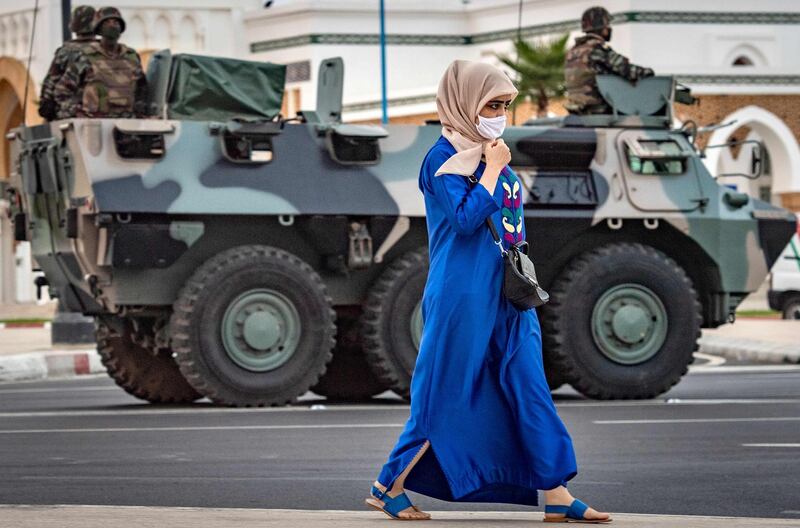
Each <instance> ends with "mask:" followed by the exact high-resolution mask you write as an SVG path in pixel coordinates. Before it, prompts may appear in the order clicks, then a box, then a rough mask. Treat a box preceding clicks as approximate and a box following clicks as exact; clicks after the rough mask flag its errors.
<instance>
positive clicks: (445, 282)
mask: <svg viewBox="0 0 800 528" xmlns="http://www.w3.org/2000/svg"><path fill="white" fill-rule="evenodd" d="M516 95H517V90H516V88H515V87H514V85H513V83H512V82H511V81H510V80H509V78H508V76H506V74H505V73H503V72H502V71H501V70H499V69H498V68H495V67H494V66H491V65H489V64H485V63H480V62H470V61H461V60H457V61H455V62H453V63H452V64H451V65H450V66H449V67H448V68H447V71H445V74H444V76H443V77H442V80H441V82H440V84H439V91H438V95H437V98H436V105H437V109H438V113H439V118H440V120H441V122H442V137H440V138H439V140H438V141H437V142H436V144H434V145H433V147H431V149H430V150H429V151H428V154H427V155H426V157H425V160H424V161H423V163H422V168H421V170H420V176H419V187H420V190H421V191H422V193H423V195H424V198H425V208H426V214H427V224H428V242H429V251H430V271H429V273H428V280H427V283H426V285H425V293H424V296H423V300H422V314H423V320H424V323H425V324H424V328H423V333H422V341H421V344H420V350H419V356H418V357H417V362H416V366H415V368H414V375H413V377H412V381H411V416H410V417H409V419H408V422H407V423H406V425H405V429H404V430H403V432H402V434H401V435H400V438H399V440H398V441H397V444H396V445H395V447H394V449H393V450H392V452H391V453H390V455H389V459H388V461H387V462H386V464H385V465H384V466H383V469H382V470H381V472H380V475H379V476H378V480H377V481H375V483H374V485H373V488H372V491H371V494H370V495H371V496H370V497H369V498H367V499H366V502H367V504H368V505H369V506H371V507H373V508H376V509H378V510H381V511H383V512H385V513H386V514H388V515H389V516H391V517H393V518H395V519H404V520H425V519H429V518H430V515H428V514H427V513H425V512H423V511H421V510H420V509H419V508H417V507H416V506H413V505H411V503H410V501H409V499H408V497H407V496H406V495H405V493H404V489H406V488H407V489H410V490H412V491H415V492H418V493H421V494H424V495H428V496H430V497H434V498H437V499H442V500H447V501H456V502H504V503H514V504H526V505H533V506H535V505H537V504H538V501H537V490H544V495H545V502H546V506H545V521H548V522H570V521H571V522H576V521H577V522H581V521H582V522H609V521H610V518H609V516H608V514H605V513H600V512H597V511H595V510H593V509H591V508H588V507H587V506H586V505H585V504H583V503H582V502H580V501H578V500H575V499H574V498H573V497H572V495H570V493H569V492H568V491H567V489H566V487H565V485H566V483H567V481H569V480H570V479H572V478H573V477H574V476H575V475H576V473H577V467H576V462H575V454H574V452H573V449H572V440H571V439H570V436H569V434H568V433H567V431H566V429H565V427H564V424H563V423H562V422H561V419H560V418H559V417H558V414H557V413H556V409H555V405H554V404H553V400H552V397H551V395H550V391H549V388H548V386H547V382H546V380H545V376H544V369H543V366H542V353H541V350H542V345H541V330H540V327H539V321H538V319H537V316H536V312H535V311H534V310H526V311H519V310H518V309H517V308H515V307H514V306H513V305H512V304H511V303H510V302H509V301H508V300H507V299H505V298H504V297H503V296H502V294H501V283H502V278H503V261H502V259H501V256H500V252H499V251H498V248H497V247H496V246H495V243H494V240H493V238H492V236H491V233H490V231H489V229H488V227H487V226H486V218H487V217H491V219H492V220H493V221H494V223H495V226H496V227H497V229H498V232H500V233H502V243H503V244H505V245H506V247H508V246H509V245H511V244H514V243H515V242H518V241H521V240H524V239H525V224H524V221H523V215H522V200H521V189H520V183H519V180H518V179H517V177H516V175H515V174H514V173H513V171H511V169H510V168H509V167H508V163H509V162H510V161H511V153H510V151H509V149H508V147H507V146H506V145H505V143H504V142H503V141H502V140H501V139H497V138H499V137H500V135H501V134H502V132H503V127H504V126H505V113H506V109H507V108H508V105H509V104H510V103H511V101H512V100H513V99H514V97H516ZM473 175H474V177H475V178H476V179H477V180H478V181H477V183H476V184H474V183H470V180H469V179H468V177H469V176H473Z"/></svg>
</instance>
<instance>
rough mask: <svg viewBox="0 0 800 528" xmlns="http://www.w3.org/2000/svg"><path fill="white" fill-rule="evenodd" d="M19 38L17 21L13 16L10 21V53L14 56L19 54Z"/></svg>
mask: <svg viewBox="0 0 800 528" xmlns="http://www.w3.org/2000/svg"><path fill="white" fill-rule="evenodd" d="M17 39H18V29H17V22H16V20H14V19H13V18H12V19H11V21H10V22H9V23H8V41H7V42H8V54H9V55H11V56H12V57H16V56H17V44H18V43H19V40H17Z"/></svg>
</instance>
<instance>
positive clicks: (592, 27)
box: [581, 6, 611, 33]
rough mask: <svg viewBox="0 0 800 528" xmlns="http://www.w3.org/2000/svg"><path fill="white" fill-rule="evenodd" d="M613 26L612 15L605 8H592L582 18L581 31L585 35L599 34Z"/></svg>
mask: <svg viewBox="0 0 800 528" xmlns="http://www.w3.org/2000/svg"><path fill="white" fill-rule="evenodd" d="M610 25H611V15H610V14H609V12H608V11H606V9H605V8H604V7H599V6H595V7H590V8H589V9H587V10H586V11H584V12H583V16H582V17H581V30H583V32H584V33H589V32H599V31H602V30H603V28H607V27H609V26H610Z"/></svg>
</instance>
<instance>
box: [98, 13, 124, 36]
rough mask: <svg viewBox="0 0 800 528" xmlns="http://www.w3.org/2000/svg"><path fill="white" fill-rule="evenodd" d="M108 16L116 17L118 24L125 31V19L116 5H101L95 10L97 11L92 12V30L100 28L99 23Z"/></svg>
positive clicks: (108, 17)
mask: <svg viewBox="0 0 800 528" xmlns="http://www.w3.org/2000/svg"><path fill="white" fill-rule="evenodd" d="M110 18H116V19H117V20H119V24H120V26H122V31H123V32H124V31H125V19H124V18H122V14H120V12H119V9H117V8H116V7H101V8H100V9H98V10H97V12H96V13H95V14H94V23H93V24H92V25H93V28H92V29H93V31H94V32H95V33H97V30H98V29H100V24H102V23H103V22H105V21H106V20H108V19H110Z"/></svg>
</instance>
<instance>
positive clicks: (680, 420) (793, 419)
mask: <svg viewBox="0 0 800 528" xmlns="http://www.w3.org/2000/svg"><path fill="white" fill-rule="evenodd" d="M797 421H800V416H759V417H755V418H675V419H668V420H594V421H593V422H592V423H594V424H598V425H627V424H677V423H726V422H731V423H733V422H797Z"/></svg>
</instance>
